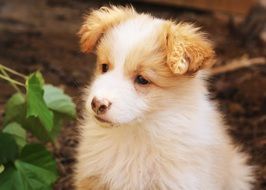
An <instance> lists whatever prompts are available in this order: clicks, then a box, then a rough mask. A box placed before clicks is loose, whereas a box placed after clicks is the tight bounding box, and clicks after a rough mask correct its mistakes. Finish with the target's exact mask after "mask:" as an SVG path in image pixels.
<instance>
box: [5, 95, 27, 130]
mask: <svg viewBox="0 0 266 190" xmlns="http://www.w3.org/2000/svg"><path fill="white" fill-rule="evenodd" d="M25 103H26V101H25V97H24V96H23V95H22V94H21V93H16V94H14V95H13V96H11V98H10V99H9V100H8V101H7V103H6V105H5V116H4V125H6V124H7V123H9V122H11V121H18V122H19V123H21V121H22V120H23V119H24V118H25V112H26V107H25Z"/></svg>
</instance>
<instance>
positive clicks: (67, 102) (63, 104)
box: [44, 85, 76, 118]
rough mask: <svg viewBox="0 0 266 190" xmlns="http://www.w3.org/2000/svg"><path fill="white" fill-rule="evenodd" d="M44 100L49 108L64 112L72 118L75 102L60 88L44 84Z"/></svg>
mask: <svg viewBox="0 0 266 190" xmlns="http://www.w3.org/2000/svg"><path fill="white" fill-rule="evenodd" d="M44 100H45V102H46V104H47V106H48V107H49V108H50V109H52V110H54V111H57V112H59V113H62V114H66V115H68V116H70V117H72V118H74V117H75V116H76V107H75V104H74V103H73V101H72V99H71V98H70V97H69V96H68V95H66V94H64V92H63V91H62V90H61V89H60V88H57V87H54V86H52V85H45V86H44Z"/></svg>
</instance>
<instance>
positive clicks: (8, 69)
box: [0, 64, 27, 79]
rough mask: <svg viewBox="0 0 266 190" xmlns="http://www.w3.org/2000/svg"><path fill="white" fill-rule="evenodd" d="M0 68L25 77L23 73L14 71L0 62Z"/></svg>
mask: <svg viewBox="0 0 266 190" xmlns="http://www.w3.org/2000/svg"><path fill="white" fill-rule="evenodd" d="M0 69H1V70H6V71H8V72H10V73H12V74H14V75H17V76H19V77H22V78H24V79H26V78H27V77H26V76H25V75H23V74H21V73H19V72H17V71H15V70H13V69H10V68H8V67H6V66H4V65H2V64H0Z"/></svg>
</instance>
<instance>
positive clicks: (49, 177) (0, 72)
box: [0, 64, 76, 190]
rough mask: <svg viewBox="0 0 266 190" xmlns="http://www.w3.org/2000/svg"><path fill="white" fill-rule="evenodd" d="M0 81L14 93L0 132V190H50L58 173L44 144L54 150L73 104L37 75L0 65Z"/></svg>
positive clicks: (73, 113) (72, 109)
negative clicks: (6, 84) (26, 74)
mask: <svg viewBox="0 0 266 190" xmlns="http://www.w3.org/2000/svg"><path fill="white" fill-rule="evenodd" d="M11 75H12V76H13V75H14V78H18V77H19V78H21V80H23V82H19V81H18V80H15V79H14V78H11V77H10V76H11ZM15 76H16V77H15ZM0 78H2V79H4V80H6V81H8V82H9V83H10V84H11V85H12V86H13V87H14V89H15V90H16V91H17V93H15V94H14V95H12V96H11V98H10V99H9V100H8V101H7V103H6V105H5V110H4V113H5V114H4V118H3V126H2V130H1V131H0V190H49V189H52V185H53V183H54V182H55V181H56V179H57V177H58V172H57V168H56V161H55V159H54V157H53V155H52V153H51V152H50V151H48V150H47V148H46V145H47V144H49V143H50V144H51V145H53V146H52V147H55V139H56V137H57V135H58V133H59V132H60V126H61V125H62V121H63V119H64V118H66V117H68V118H75V115H76V109H75V105H74V103H73V101H72V100H71V98H70V97H69V96H67V95H66V94H64V93H63V91H62V90H61V89H59V88H56V87H54V86H52V85H48V84H45V82H44V79H43V77H42V75H41V73H40V72H35V73H32V74H30V75H29V76H24V75H23V74H21V73H18V72H16V71H14V70H12V69H10V68H7V67H5V66H3V65H1V64H0ZM28 136H30V137H31V140H29V138H27V137H28Z"/></svg>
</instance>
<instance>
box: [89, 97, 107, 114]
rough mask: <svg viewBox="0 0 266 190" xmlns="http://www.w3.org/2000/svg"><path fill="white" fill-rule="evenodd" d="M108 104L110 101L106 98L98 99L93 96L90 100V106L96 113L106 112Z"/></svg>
mask: <svg viewBox="0 0 266 190" xmlns="http://www.w3.org/2000/svg"><path fill="white" fill-rule="evenodd" d="M110 106H111V102H109V101H108V100H106V99H101V100H99V99H97V98H96V97H94V98H93V99H92V101H91V108H92V110H93V111H94V112H95V113H96V114H97V115H100V114H104V113H106V111H107V110H108V109H109V108H110Z"/></svg>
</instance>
